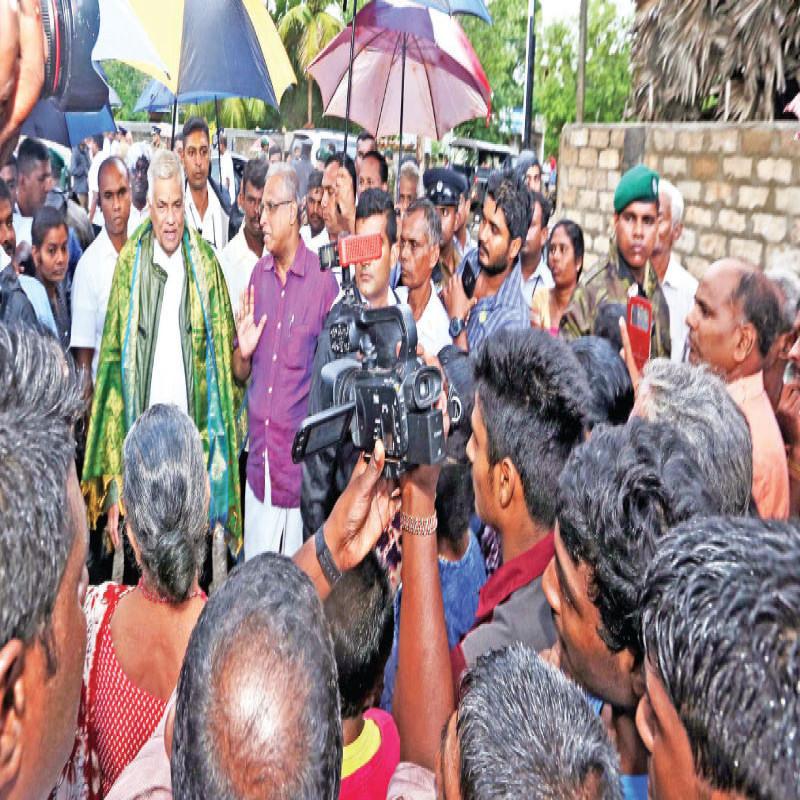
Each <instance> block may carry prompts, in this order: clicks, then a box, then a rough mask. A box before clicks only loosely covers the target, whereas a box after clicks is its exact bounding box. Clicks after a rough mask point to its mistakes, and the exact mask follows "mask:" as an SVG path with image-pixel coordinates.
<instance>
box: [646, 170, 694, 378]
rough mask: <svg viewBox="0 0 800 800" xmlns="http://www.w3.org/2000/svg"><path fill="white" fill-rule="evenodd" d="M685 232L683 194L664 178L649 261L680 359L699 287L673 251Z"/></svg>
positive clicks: (674, 355)
mask: <svg viewBox="0 0 800 800" xmlns="http://www.w3.org/2000/svg"><path fill="white" fill-rule="evenodd" d="M682 233H683V197H682V195H681V193H680V192H679V191H678V190H677V189H676V188H675V186H674V185H673V184H671V183H670V182H669V181H667V180H664V179H662V180H661V181H659V184H658V228H657V230H656V243H655V246H654V247H653V254H652V255H651V256H650V263H651V264H652V265H653V269H654V270H655V273H656V277H657V278H658V283H659V286H661V291H662V292H663V293H664V299H665V300H666V301H667V306H668V307H669V338H670V341H671V342H672V355H671V358H672V360H673V361H675V362H678V363H679V362H681V361H683V360H684V356H685V355H686V354H685V353H684V350H685V348H686V338H687V336H688V335H689V328H688V327H687V326H686V315H687V314H688V313H689V312H690V311H691V310H692V306H693V305H694V293H695V292H696V291H697V279H696V278H695V277H694V276H692V275H690V274H689V273H688V272H687V271H686V270H685V269H684V268H683V267H682V266H681V265H680V262H679V261H678V257H677V256H676V255H675V253H674V252H673V248H674V247H675V243H676V242H677V241H678V239H680V238H681V234H682Z"/></svg>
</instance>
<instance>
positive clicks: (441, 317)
mask: <svg viewBox="0 0 800 800" xmlns="http://www.w3.org/2000/svg"><path fill="white" fill-rule="evenodd" d="M395 291H396V292H397V296H398V298H400V302H401V303H407V302H408V287H407V286H398V287H397V289H395ZM449 328H450V317H448V316H447V312H446V311H445V310H444V306H443V305H442V301H441V300H440V299H439V296H438V295H437V294H436V289H435V288H434V286H433V281H431V296H430V297H429V298H428V305H426V306H425V310H424V311H423V312H422V316H421V317H420V318H419V319H418V320H417V342H418V343H419V344H421V345H422V346H423V348H425V350H426V351H427V352H428V353H430V354H431V355H437V354H438V353H439V351H440V350H441V349H442V348H443V347H445V346H447V345H448V344H453V340H452V338H450V333H449Z"/></svg>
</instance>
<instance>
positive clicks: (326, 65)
mask: <svg viewBox="0 0 800 800" xmlns="http://www.w3.org/2000/svg"><path fill="white" fill-rule="evenodd" d="M355 22H356V34H355V56H354V59H353V81H352V84H353V88H352V92H353V96H352V105H351V108H350V116H351V117H352V118H353V119H354V120H355V121H356V122H358V123H359V124H360V125H361V126H362V127H364V128H366V129H367V130H369V131H372V132H373V133H374V134H375V135H376V136H378V137H380V136H388V135H392V134H396V133H399V132H400V131H401V114H402V113H404V118H403V119H402V129H403V130H405V131H407V132H411V133H416V134H418V135H422V136H429V137H431V138H433V139H441V138H442V136H444V134H445V133H447V132H448V131H449V130H452V128H454V127H455V126H456V125H458V124H459V123H461V122H464V121H466V120H468V119H474V118H475V117H482V116H486V114H487V113H488V111H489V107H490V102H491V88H490V86H489V81H488V79H487V77H486V73H485V72H484V71H483V67H482V66H481V63H480V61H479V60H478V57H477V56H476V55H475V51H474V50H473V49H472V45H471V44H470V43H469V39H468V38H467V36H466V34H465V33H464V31H463V29H462V28H461V26H460V25H459V24H458V22H457V21H456V20H455V19H453V18H452V17H449V16H447V15H446V14H443V13H441V12H439V11H435V10H433V9H431V8H428V7H423V6H420V5H417V4H416V3H414V2H411V0H372V2H371V3H369V4H368V5H366V6H364V8H362V9H361V11H359V12H358V14H357V15H356V19H355ZM351 24H352V23H351ZM349 66H350V26H348V27H347V28H346V29H345V30H344V31H342V33H340V34H339V35H338V36H337V37H336V38H335V39H334V40H333V41H332V42H331V43H330V44H329V45H328V46H327V47H326V48H325V50H323V51H322V53H320V54H319V56H317V58H316V59H315V60H314V61H313V63H312V64H311V66H310V67H309V68H308V71H309V73H310V74H311V75H312V76H313V77H314V80H316V82H317V84H318V85H319V87H320V90H321V92H322V101H323V105H324V106H325V113H326V114H329V115H332V116H337V117H344V116H345V110H346V105H347V78H348V71H349ZM401 107H404V112H402V111H401Z"/></svg>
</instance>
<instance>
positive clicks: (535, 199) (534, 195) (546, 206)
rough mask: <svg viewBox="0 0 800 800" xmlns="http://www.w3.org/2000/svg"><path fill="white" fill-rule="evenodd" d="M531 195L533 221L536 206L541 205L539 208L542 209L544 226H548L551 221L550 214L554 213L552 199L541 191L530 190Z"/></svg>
mask: <svg viewBox="0 0 800 800" xmlns="http://www.w3.org/2000/svg"><path fill="white" fill-rule="evenodd" d="M529 191H530V190H529ZM530 195H531V221H533V211H534V209H535V208H536V206H539V208H541V209H542V227H543V228H546V227H547V226H548V224H549V223H550V215H551V214H552V213H553V211H552V209H551V208H550V201H549V200H548V199H547V198H546V197H545V196H544V195H543V194H542V193H541V192H530ZM529 227H530V226H529Z"/></svg>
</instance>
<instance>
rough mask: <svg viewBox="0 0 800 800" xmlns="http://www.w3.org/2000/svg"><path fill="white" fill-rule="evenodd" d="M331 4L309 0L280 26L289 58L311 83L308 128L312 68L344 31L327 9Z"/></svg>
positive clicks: (291, 9) (309, 87)
mask: <svg viewBox="0 0 800 800" xmlns="http://www.w3.org/2000/svg"><path fill="white" fill-rule="evenodd" d="M328 5H329V3H328V0H306V1H305V2H303V3H300V4H299V5H296V6H294V7H293V8H290V9H289V10H288V11H287V12H286V14H285V15H284V16H283V19H281V21H280V23H279V25H278V33H280V35H281V39H283V44H284V46H285V47H286V52H287V53H289V58H290V59H292V61H294V62H295V65H296V67H297V68H298V71H299V72H301V73H302V74H303V75H305V78H306V80H307V81H308V124H309V125H311V124H312V120H311V102H312V83H311V77H310V76H309V75H306V69H307V68H308V66H309V64H311V62H312V61H313V60H314V59H315V58H316V57H317V56H318V55H319V53H320V52H321V51H322V50H323V49H324V47H325V46H326V45H327V44H328V42H330V41H331V40H332V39H333V38H334V37H335V36H336V35H337V34H338V33H339V32H340V31H341V30H342V29H343V28H344V23H343V22H342V21H341V20H340V19H337V18H336V17H334V16H333V15H332V14H330V13H329V12H328V11H327V10H326V9H327V7H328Z"/></svg>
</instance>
